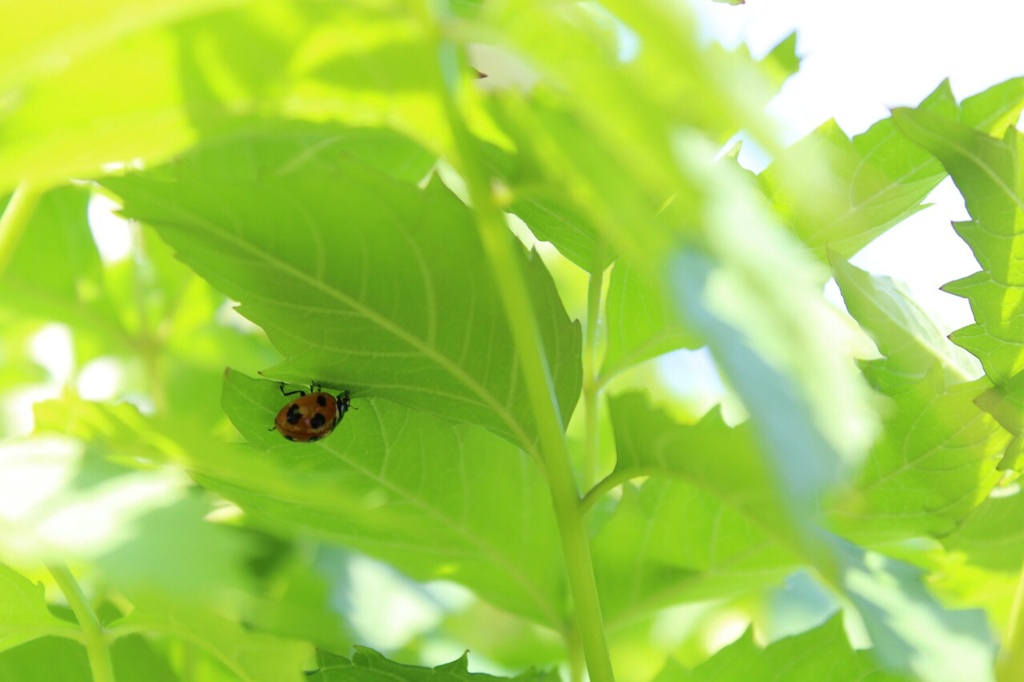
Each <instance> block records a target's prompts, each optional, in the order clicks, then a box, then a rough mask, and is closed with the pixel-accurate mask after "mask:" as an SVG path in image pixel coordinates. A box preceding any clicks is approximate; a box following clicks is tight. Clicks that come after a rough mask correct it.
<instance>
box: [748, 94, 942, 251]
mask: <svg viewBox="0 0 1024 682" xmlns="http://www.w3.org/2000/svg"><path fill="white" fill-rule="evenodd" d="M919 108H920V109H921V110H926V111H934V112H937V113H940V114H941V115H943V116H944V117H947V118H956V116H957V114H958V111H957V106H956V102H955V101H954V100H953V95H952V92H950V89H949V84H948V83H945V82H944V83H942V84H941V85H940V86H939V87H938V88H937V89H936V90H935V91H934V92H933V93H932V94H931V95H929V96H928V97H927V98H925V100H924V101H923V102H921V104H920V105H919ZM945 176H946V174H945V172H944V171H943V169H942V167H941V165H940V164H938V163H936V162H935V160H934V159H933V158H932V157H931V155H929V154H927V153H925V152H924V151H923V150H921V149H920V148H918V147H917V146H916V145H914V144H912V143H910V142H909V141H908V140H907V139H906V138H905V137H903V136H902V135H900V134H899V131H898V130H897V129H896V128H895V126H894V125H893V121H892V119H891V118H887V119H883V120H881V121H879V122H878V123H875V124H874V125H873V126H871V128H869V129H868V130H867V131H865V132H864V133H862V134H860V135H856V136H854V137H853V139H852V140H851V139H849V138H847V136H846V134H845V133H843V131H842V130H840V129H839V127H838V126H837V125H836V123H835V122H834V121H830V122H828V123H825V124H824V125H822V126H821V127H820V128H818V129H817V130H815V131H814V132H813V133H811V134H810V135H808V136H807V137H805V138H803V139H802V140H800V141H799V142H797V143H796V144H794V145H793V146H791V147H790V148H788V149H787V150H786V151H785V152H783V153H782V154H781V155H779V156H777V157H776V158H775V160H774V161H773V162H772V164H771V165H770V166H768V168H766V169H765V170H764V171H763V172H762V173H761V175H760V180H761V185H762V187H763V188H764V189H765V191H766V193H767V194H768V195H769V196H770V197H771V199H772V203H773V206H774V207H775V208H776V209H777V210H778V211H779V212H780V214H781V215H783V216H785V217H786V219H787V222H788V223H789V226H790V229H792V230H793V232H794V233H795V234H796V235H797V236H798V237H799V238H800V239H801V241H803V242H804V243H805V244H806V245H807V246H808V247H810V248H811V249H812V250H813V251H814V252H815V254H816V255H817V256H818V257H819V258H821V259H822V260H824V259H825V250H826V248H828V249H831V250H832V251H835V252H836V253H837V254H840V255H842V256H843V257H845V258H849V257H850V256H852V255H853V254H855V253H857V252H858V251H860V250H861V249H862V248H864V246H866V245H867V244H868V243H870V242H871V241H872V240H874V239H875V238H876V237H878V236H879V235H880V234H882V233H883V232H885V231H886V230H888V229H889V228H890V227H892V226H893V225H895V224H896V223H898V222H900V221H902V220H904V219H906V218H908V217H910V216H911V215H913V214H914V213H916V212H917V211H919V210H921V209H922V208H924V206H923V205H922V204H921V202H922V201H923V200H924V198H925V197H926V196H928V194H929V192H931V191H932V189H934V188H935V186H936V185H938V184H939V181H941V180H942V179H943V178H944V177H945Z"/></svg>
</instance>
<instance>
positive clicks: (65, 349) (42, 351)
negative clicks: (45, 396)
mask: <svg viewBox="0 0 1024 682" xmlns="http://www.w3.org/2000/svg"><path fill="white" fill-rule="evenodd" d="M72 351H73V349H72V347H71V331H70V330H69V329H68V328H67V327H66V326H65V325H63V324H56V323H53V324H47V325H44V326H43V328H42V329H40V330H39V331H38V332H36V333H35V335H33V336H32V338H31V339H30V340H29V355H30V356H31V357H32V359H33V360H35V361H36V362H38V363H39V364H40V365H42V366H43V367H45V368H46V371H47V372H49V373H50V376H51V377H52V379H53V381H54V382H55V383H57V384H63V383H64V382H66V381H67V380H68V378H69V377H70V376H71V371H72V369H73V367H72V365H73V363H74V360H73V357H74V355H73V352H72Z"/></svg>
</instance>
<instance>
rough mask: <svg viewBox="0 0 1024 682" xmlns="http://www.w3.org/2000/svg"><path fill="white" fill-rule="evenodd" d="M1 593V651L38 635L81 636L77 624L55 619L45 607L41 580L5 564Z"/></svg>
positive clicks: (0, 573)
mask: <svg viewBox="0 0 1024 682" xmlns="http://www.w3.org/2000/svg"><path fill="white" fill-rule="evenodd" d="M0 594H2V595H3V600H2V601H0V651H2V650H4V649H7V648H9V647H11V646H16V645H17V644H18V643H20V642H23V641H25V640H27V639H33V638H35V637H41V636H45V635H51V634H63V635H64V636H70V637H76V636H77V635H78V632H79V631H78V628H77V627H75V626H73V625H71V624H69V623H66V622H65V621H62V620H60V619H58V618H55V617H54V616H53V615H52V614H51V613H50V611H49V610H48V609H47V608H46V595H45V590H44V589H43V585H42V583H33V582H31V581H30V580H29V579H28V578H26V577H25V576H23V575H21V574H20V573H18V572H16V571H15V570H14V569H12V568H10V567H8V566H5V565H4V564H0ZM0 679H2V678H0Z"/></svg>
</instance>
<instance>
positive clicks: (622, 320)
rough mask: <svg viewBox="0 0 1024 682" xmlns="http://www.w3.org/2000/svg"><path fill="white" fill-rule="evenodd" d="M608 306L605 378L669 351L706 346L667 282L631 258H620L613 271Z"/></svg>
mask: <svg viewBox="0 0 1024 682" xmlns="http://www.w3.org/2000/svg"><path fill="white" fill-rule="evenodd" d="M605 306H606V309H607V312H606V316H607V320H608V323H607V325H605V327H606V329H607V333H608V348H607V351H606V352H605V357H604V364H603V366H602V368H601V375H602V377H603V378H610V377H612V376H614V375H615V374H617V373H619V372H620V371H623V370H625V369H628V368H630V367H632V366H634V365H637V364H639V363H641V362H643V361H644V360H649V359H650V358H653V357H657V356H659V355H662V354H663V353H668V352H669V351H673V350H677V349H679V348H691V349H692V348H699V347H701V346H702V345H704V344H703V342H702V341H701V340H699V339H698V338H696V336H695V335H694V333H693V332H692V331H690V330H689V329H688V328H687V326H686V322H685V321H684V320H683V319H682V317H681V315H680V314H679V309H678V307H677V306H676V305H675V303H674V301H672V299H671V298H670V297H667V296H666V294H665V285H664V283H663V282H657V281H656V280H654V279H653V278H652V277H651V276H650V274H649V273H648V271H647V270H645V269H643V268H638V267H636V266H634V265H633V264H631V263H630V261H629V260H628V259H619V261H618V262H617V263H616V264H615V268H614V269H613V270H612V275H611V278H610V280H609V283H608V293H607V299H606V303H605Z"/></svg>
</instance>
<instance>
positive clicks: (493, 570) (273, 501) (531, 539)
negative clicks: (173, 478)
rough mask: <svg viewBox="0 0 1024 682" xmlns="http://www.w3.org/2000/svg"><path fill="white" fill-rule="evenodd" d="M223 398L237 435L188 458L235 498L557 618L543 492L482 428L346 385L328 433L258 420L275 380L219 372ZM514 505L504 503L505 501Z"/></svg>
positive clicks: (558, 571) (520, 610) (544, 617)
mask: <svg viewBox="0 0 1024 682" xmlns="http://www.w3.org/2000/svg"><path fill="white" fill-rule="evenodd" d="M224 391H225V393H224V409H225V411H226V412H227V413H228V416H230V417H231V419H232V421H233V422H234V423H235V425H236V426H237V427H238V429H239V430H240V431H241V432H242V433H243V435H245V437H246V438H247V439H248V440H249V442H250V443H251V444H252V445H253V446H255V447H256V448H258V449H259V450H262V451H263V452H262V453H259V454H257V453H255V452H254V451H253V450H251V449H244V450H237V451H228V452H223V453H219V455H218V456H217V458H216V459H213V458H211V459H210V460H208V461H204V462H197V467H199V471H200V472H201V474H202V480H203V482H204V483H205V484H207V485H209V486H210V487H212V488H214V489H216V490H220V491H221V492H223V493H224V494H225V495H227V496H228V497H230V498H231V499H232V500H233V501H235V502H236V503H238V504H239V505H240V506H242V507H243V508H244V509H246V510H248V511H250V512H251V513H253V514H257V515H259V516H261V517H268V518H272V519H273V520H274V521H275V522H276V523H284V524H288V525H291V526H294V527H298V528H303V529H306V530H309V531H312V532H314V533H317V534H318V535H320V536H322V537H325V538H328V539H331V540H334V541H337V542H340V543H343V544H345V545H348V546H351V547H355V548H357V549H359V550H361V551H363V552H366V553H367V554H369V555H371V556H374V557H378V558H380V559H382V560H384V561H387V562H388V563H390V564H391V565H393V566H395V567H396V568H398V569H399V570H401V571H404V572H405V573H407V574H408V575H410V576H412V577H413V578H416V579H417V580H431V579H437V578H444V579H448V580H454V581H456V582H459V583H462V584H464V585H466V586H468V587H470V588H471V589H473V590H475V591H476V592H477V593H478V594H479V595H480V596H481V597H482V598H484V599H487V600H489V601H490V602H491V603H493V604H496V605H498V606H500V607H502V608H504V609H507V610H509V611H512V612H513V613H517V614H520V615H523V616H525V617H528V618H530V619H532V620H535V621H537V622H540V623H544V624H546V625H548V626H549V627H552V628H554V629H556V630H557V629H560V627H561V624H562V612H561V609H562V608H563V605H564V599H565V589H566V586H565V584H564V575H563V570H564V569H563V566H562V562H561V555H560V554H559V552H558V533H557V530H556V528H555V525H554V518H553V515H552V512H551V506H550V504H551V503H550V499H549V496H548V492H547V490H546V488H545V485H544V482H543V480H542V479H541V477H540V475H539V473H538V472H537V470H536V468H535V466H534V465H533V463H532V462H531V461H530V460H529V459H527V458H526V457H525V456H524V454H523V453H522V452H521V451H519V450H516V449H515V448H513V447H512V446H510V445H509V444H508V443H507V442H506V441H504V440H502V439H499V438H496V437H495V436H493V435H492V434H490V433H489V432H487V431H485V430H482V429H478V428H473V427H468V426H457V425H453V424H451V423H450V422H448V421H443V420H439V419H437V418H434V417H431V416H429V415H427V414H424V413H422V412H417V411H414V410H409V409H407V408H404V407H402V406H400V405H397V404H395V403H390V402H388V401H386V400H381V399H366V398H356V399H354V400H353V410H352V411H350V412H349V414H348V415H346V417H345V420H344V421H343V422H342V424H341V425H340V426H339V427H338V429H337V430H336V431H335V432H334V433H333V434H332V435H331V437H330V438H328V439H325V440H323V441H319V442H317V443H312V444H305V443H299V444H296V443H289V442H288V441H285V440H284V439H282V438H281V436H280V435H279V434H277V433H275V432H273V431H272V430H270V431H268V425H272V424H273V421H274V415H275V414H276V413H277V411H278V410H279V409H280V407H281V405H282V404H283V403H284V401H285V399H284V398H282V397H281V394H280V392H279V390H278V384H276V383H272V382H269V381H259V380H255V379H249V378H247V377H244V376H241V375H239V374H237V373H234V372H230V373H229V374H228V375H227V378H226V383H225V387H224ZM511 509H514V510H516V512H515V513H514V514H510V513H509V510H511Z"/></svg>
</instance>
